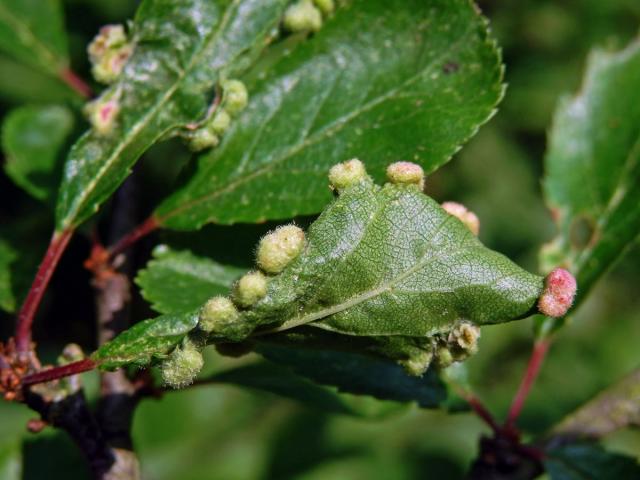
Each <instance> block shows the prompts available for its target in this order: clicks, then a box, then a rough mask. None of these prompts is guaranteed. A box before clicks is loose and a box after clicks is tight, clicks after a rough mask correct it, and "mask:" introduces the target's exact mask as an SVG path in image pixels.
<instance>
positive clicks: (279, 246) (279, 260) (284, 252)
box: [257, 225, 304, 273]
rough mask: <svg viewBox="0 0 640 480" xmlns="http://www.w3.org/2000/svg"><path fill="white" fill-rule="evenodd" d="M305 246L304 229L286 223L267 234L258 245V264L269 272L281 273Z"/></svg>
mask: <svg viewBox="0 0 640 480" xmlns="http://www.w3.org/2000/svg"><path fill="white" fill-rule="evenodd" d="M302 247H304V231H303V230H302V229H301V228H300V227H296V226H295V225H284V226H282V227H278V228H277V229H276V230H275V231H273V232H271V233H269V234H267V235H265V236H264V237H262V240H260V244H259V245H258V253H257V261H258V266H259V267H260V268H261V269H262V270H264V271H265V272H267V273H280V272H281V271H282V270H284V268H285V267H286V266H287V265H288V264H289V263H291V261H292V260H293V259H294V258H296V257H297V256H298V255H299V254H300V252H301V251H302Z"/></svg>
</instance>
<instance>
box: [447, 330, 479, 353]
mask: <svg viewBox="0 0 640 480" xmlns="http://www.w3.org/2000/svg"><path fill="white" fill-rule="evenodd" d="M479 338H480V328H479V327H477V326H476V325H474V324H473V323H471V322H460V323H459V324H458V325H456V326H455V327H454V328H453V330H451V332H450V333H449V343H450V344H451V345H453V346H455V347H459V348H461V349H462V350H464V351H465V352H467V353H469V354H473V353H475V352H476V351H477V350H478V339H479Z"/></svg>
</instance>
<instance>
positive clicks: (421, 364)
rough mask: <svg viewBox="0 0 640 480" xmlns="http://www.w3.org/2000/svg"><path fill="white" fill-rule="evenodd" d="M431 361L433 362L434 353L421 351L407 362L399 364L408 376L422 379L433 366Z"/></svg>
mask: <svg viewBox="0 0 640 480" xmlns="http://www.w3.org/2000/svg"><path fill="white" fill-rule="evenodd" d="M431 360H433V352H432V351H427V350H421V351H419V352H418V353H417V354H414V355H412V356H411V357H409V358H407V359H405V360H400V361H399V362H398V363H399V364H400V365H401V366H402V367H403V368H404V370H405V372H407V374H409V375H411V376H413V377H421V376H423V375H424V374H425V372H426V371H427V369H428V368H429V365H431Z"/></svg>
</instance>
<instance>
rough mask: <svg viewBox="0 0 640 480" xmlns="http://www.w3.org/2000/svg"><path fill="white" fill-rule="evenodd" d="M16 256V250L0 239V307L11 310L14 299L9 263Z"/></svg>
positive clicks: (14, 304) (12, 309)
mask: <svg viewBox="0 0 640 480" xmlns="http://www.w3.org/2000/svg"><path fill="white" fill-rule="evenodd" d="M17 257H18V254H17V252H16V251H15V250H14V249H13V248H12V247H11V246H10V245H9V244H8V243H7V242H4V241H3V240H2V239H0V309H2V310H6V311H7V312H13V311H14V310H15V308H16V299H15V297H14V295H13V290H12V285H11V270H10V267H11V264H12V263H13V262H14V260H15V259H16V258H17Z"/></svg>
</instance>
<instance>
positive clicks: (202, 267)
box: [136, 245, 244, 313]
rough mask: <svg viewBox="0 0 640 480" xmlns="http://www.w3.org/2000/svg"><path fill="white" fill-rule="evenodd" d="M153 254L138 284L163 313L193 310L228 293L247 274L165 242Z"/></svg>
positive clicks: (146, 296)
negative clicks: (172, 246) (241, 276)
mask: <svg viewBox="0 0 640 480" xmlns="http://www.w3.org/2000/svg"><path fill="white" fill-rule="evenodd" d="M153 257H154V258H153V260H151V261H149V263H147V266H146V268H145V269H144V270H140V272H139V273H138V276H137V277H136V283H137V284H138V286H139V287H140V289H141V290H140V291H141V293H142V296H143V297H144V299H145V300H147V301H148V302H149V303H151V306H152V308H153V309H154V310H156V311H157V312H160V313H185V312H189V311H193V310H195V309H197V308H199V307H200V306H201V305H202V304H203V303H204V302H206V301H207V300H208V299H209V298H211V297H212V296H214V295H226V294H227V293H228V292H229V289H230V288H231V285H232V283H233V282H234V280H236V279H237V278H238V277H240V275H242V273H244V272H243V270H241V269H239V268H236V267H230V266H224V265H220V264H219V263H216V262H214V261H213V260H210V259H208V258H203V257H198V256H196V255H194V254H192V253H191V252H188V251H174V250H171V249H170V248H169V247H167V246H166V245H160V246H159V247H156V249H155V250H154V252H153Z"/></svg>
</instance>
